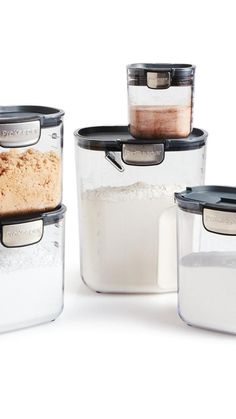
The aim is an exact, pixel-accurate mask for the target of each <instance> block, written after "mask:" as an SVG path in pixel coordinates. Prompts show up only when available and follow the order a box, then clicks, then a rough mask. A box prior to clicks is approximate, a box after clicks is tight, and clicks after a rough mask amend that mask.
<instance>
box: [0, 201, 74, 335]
mask: <svg viewBox="0 0 236 419" xmlns="http://www.w3.org/2000/svg"><path fill="white" fill-rule="evenodd" d="M65 210H66V209H65V207H64V206H63V205H62V206H61V207H59V208H58V209H57V210H56V211H51V212H48V213H42V214H35V215H34V216H23V217H7V218H6V217H5V218H0V332H6V331H9V330H15V329H20V328H23V327H28V326H33V325H36V324H40V323H45V322H49V321H51V320H55V319H56V317H58V315H59V314H60V313H61V311H62V309H63V288H64V217H65Z"/></svg>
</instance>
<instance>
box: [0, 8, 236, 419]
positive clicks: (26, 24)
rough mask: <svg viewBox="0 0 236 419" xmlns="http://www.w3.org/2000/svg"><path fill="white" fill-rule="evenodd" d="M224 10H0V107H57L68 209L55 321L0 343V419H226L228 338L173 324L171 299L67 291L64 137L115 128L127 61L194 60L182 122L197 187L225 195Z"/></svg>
mask: <svg viewBox="0 0 236 419" xmlns="http://www.w3.org/2000/svg"><path fill="white" fill-rule="evenodd" d="M233 6H234V2H230V1H229V0H228V1H227V0H226V2H224V3H223V4H222V2H214V3H213V2H210V1H209V2H201V1H198V2H189V0H179V1H178V2H176V1H174V0H170V1H166V2H163V1H160V2H159V1H156V0H153V1H151V0H147V1H146V2H138V1H134V0H133V1H127V2H123V3H122V2H113V1H108V0H106V1H105V0H100V1H97V2H95V1H94V2H92V1H89V0H88V1H86V2H85V1H84V2H82V1H65V2H59V1H55V0H50V1H47V2H46V1H41V2H38V3H37V2H33V1H29V0H22V1H16V0H15V1H11V2H2V4H1V25H0V34H1V104H4V105H6V104H17V103H18V104H20V103H28V104H30V103H32V104H33V103H36V104H37V103H38V104H46V105H49V106H50V105H51V106H60V107H62V108H64V109H65V110H66V119H65V166H64V168H65V184H64V192H65V193H64V201H65V203H66V204H67V206H68V208H69V209H68V214H67V251H66V265H67V272H66V298H65V310H64V314H63V315H62V316H61V317H60V318H59V319H58V320H57V321H56V322H54V323H51V324H48V325H45V326H40V327H37V328H33V329H28V330H25V331H20V332H17V333H10V334H5V335H1V336H0V394H1V403H0V417H1V418H4V419H9V418H10V419H15V418H20V419H21V418H22V419H32V418H34V419H39V418H40V419H42V418H44V419H52V418H53V419H54V418H57V419H61V418H63V419H64V418H69V419H74V418H75V419H78V418H81V419H82V418H83V419H110V418H112V419H117V418H119V419H120V418H122V419H134V418H135V419H139V418H140V419H146V418H148V419H153V418H155V419H156V418H161V419H166V418H168V419H172V418H181V419H189V418H191V419H195V418H196V419H199V418H200V417H201V418H206V417H207V418H214V419H215V418H220V419H221V418H223V417H225V418H227V419H231V418H235V409H236V408H235V401H234V400H235V373H236V363H235V354H236V337H232V336H226V335H222V334H217V333H210V332H205V331H201V330H198V329H193V328H190V327H188V326H185V325H184V324H183V323H182V322H181V320H179V318H178V316H177V315H176V297H175V295H166V296H165V295H159V296H155V295H153V296H128V297H125V296H102V295H96V294H93V293H91V292H89V291H87V290H86V289H85V287H84V286H83V285H82V284H81V283H80V281H79V264H78V255H79V250H78V235H77V225H76V218H77V217H76V216H77V209H76V193H75V176H74V158H73V136H72V132H73V130H74V129H75V128H77V127H79V126H86V125H96V124H109V123H111V124H112V123H113V124H115V123H123V122H125V121H126V120H127V106H126V72H125V64H126V63H129V62H135V61H136V62H138V61H149V62H151V61H163V62H165V61H177V62H181V61H182V62H190V63H191V62H194V63H195V64H197V66H198V67H197V73H196V89H195V109H194V125H195V126H200V127H203V128H206V129H207V130H208V131H209V133H210V137H209V147H208V168H207V180H208V182H212V183H221V184H223V183H228V184H231V185H232V184H235V183H236V180H235V179H236V178H235V150H236V137H235V132H234V125H235V93H236V85H235V82H234V68H235V60H236V59H235V54H234V50H235V12H234V7H233ZM215 63H220V66H219V69H218V70H217V69H215V68H214V65H215ZM227 149H228V150H227Z"/></svg>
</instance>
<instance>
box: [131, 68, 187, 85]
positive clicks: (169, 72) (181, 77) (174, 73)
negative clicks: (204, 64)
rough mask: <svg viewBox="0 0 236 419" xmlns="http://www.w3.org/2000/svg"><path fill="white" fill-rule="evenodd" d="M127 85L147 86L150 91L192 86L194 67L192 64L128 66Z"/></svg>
mask: <svg viewBox="0 0 236 419" xmlns="http://www.w3.org/2000/svg"><path fill="white" fill-rule="evenodd" d="M127 70H128V85H132V86H147V87H149V88H151V89H167V88H168V87H170V86H190V85H193V84H194V74H195V66H194V65H192V64H170V63H161V64H146V63H139V64H130V65H128V66H127Z"/></svg>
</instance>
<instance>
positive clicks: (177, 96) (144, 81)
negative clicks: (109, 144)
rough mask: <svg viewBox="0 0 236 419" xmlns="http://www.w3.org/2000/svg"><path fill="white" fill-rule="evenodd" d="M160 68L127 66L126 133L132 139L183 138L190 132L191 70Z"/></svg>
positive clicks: (149, 65) (168, 65)
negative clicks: (127, 129) (127, 119)
mask: <svg viewBox="0 0 236 419" xmlns="http://www.w3.org/2000/svg"><path fill="white" fill-rule="evenodd" d="M163 66H164V64H163V65H161V64H159V65H158V64H135V65H131V66H128V109H129V122H130V126H129V129H130V133H131V134H132V135H133V136H134V137H137V138H160V139H163V138H184V137H187V136H188V135H189V134H190V133H191V131H192V111H193V86H194V67H193V66H191V65H189V66H188V65H186V67H185V66H184V65H170V64H166V65H165V67H166V68H164V67H163ZM176 71H178V74H177V75H176ZM181 71H182V72H181ZM186 71H187V74H186Z"/></svg>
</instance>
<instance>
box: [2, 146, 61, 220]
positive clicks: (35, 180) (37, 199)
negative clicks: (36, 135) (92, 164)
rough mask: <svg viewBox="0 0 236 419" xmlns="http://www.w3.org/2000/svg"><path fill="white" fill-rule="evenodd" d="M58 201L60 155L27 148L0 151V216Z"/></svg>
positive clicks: (50, 206)
mask: <svg viewBox="0 0 236 419" xmlns="http://www.w3.org/2000/svg"><path fill="white" fill-rule="evenodd" d="M60 201H61V159H60V157H59V156H58V154H57V153H55V152H52V151H50V152H45V153H42V152H40V151H37V150H33V149H28V150H27V151H24V152H19V151H16V150H11V151H6V152H3V153H0V216H2V215H12V214H16V213H17V214H23V213H30V212H37V211H39V210H40V211H47V210H50V209H54V208H55V207H56V206H57V205H59V203H60Z"/></svg>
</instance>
